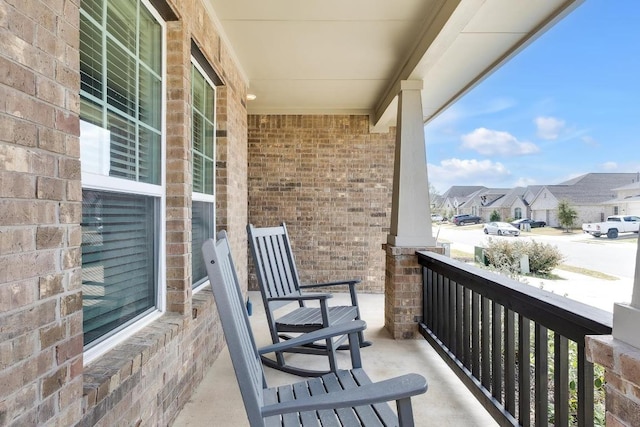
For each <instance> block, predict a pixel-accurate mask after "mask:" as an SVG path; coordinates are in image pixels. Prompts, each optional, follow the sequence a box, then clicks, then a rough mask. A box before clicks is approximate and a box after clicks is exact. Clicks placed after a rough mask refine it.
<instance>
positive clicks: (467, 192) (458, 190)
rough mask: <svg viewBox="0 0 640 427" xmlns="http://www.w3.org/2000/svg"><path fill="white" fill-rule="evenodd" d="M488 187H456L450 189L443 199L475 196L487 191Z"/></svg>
mask: <svg viewBox="0 0 640 427" xmlns="http://www.w3.org/2000/svg"><path fill="white" fill-rule="evenodd" d="M486 189H487V187H484V186H482V185H454V186H452V187H450V188H449V189H448V190H447V191H445V192H444V194H443V195H442V198H443V199H447V198H454V197H457V198H464V197H469V196H471V195H473V194H474V193H476V192H478V191H479V190H486Z"/></svg>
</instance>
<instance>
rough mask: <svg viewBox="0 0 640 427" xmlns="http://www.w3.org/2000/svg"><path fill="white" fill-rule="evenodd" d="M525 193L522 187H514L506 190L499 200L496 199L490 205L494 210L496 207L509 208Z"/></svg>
mask: <svg viewBox="0 0 640 427" xmlns="http://www.w3.org/2000/svg"><path fill="white" fill-rule="evenodd" d="M525 191H526V188H524V187H515V188H511V189H507V190H506V191H505V193H504V196H503V197H500V198H499V199H496V200H495V201H494V202H493V203H491V204H490V205H491V206H492V207H496V208H498V207H510V206H511V205H513V202H515V201H516V199H518V198H522V196H523V195H524V193H525Z"/></svg>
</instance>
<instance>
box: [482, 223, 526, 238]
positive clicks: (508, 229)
mask: <svg viewBox="0 0 640 427" xmlns="http://www.w3.org/2000/svg"><path fill="white" fill-rule="evenodd" d="M484 234H497V235H498V236H519V235H520V230H518V229H517V228H516V227H514V226H513V225H511V224H509V223H508V222H489V223H487V224H485V225H484Z"/></svg>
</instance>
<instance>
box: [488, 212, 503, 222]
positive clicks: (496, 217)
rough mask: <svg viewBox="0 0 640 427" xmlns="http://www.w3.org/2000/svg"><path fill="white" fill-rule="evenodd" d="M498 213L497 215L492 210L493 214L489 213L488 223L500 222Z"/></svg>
mask: <svg viewBox="0 0 640 427" xmlns="http://www.w3.org/2000/svg"><path fill="white" fill-rule="evenodd" d="M500 219H501V218H500V213H498V211H496V210H494V211H493V212H491V216H490V217H489V221H492V222H493V221H500Z"/></svg>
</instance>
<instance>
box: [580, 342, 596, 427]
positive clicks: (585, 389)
mask: <svg viewBox="0 0 640 427" xmlns="http://www.w3.org/2000/svg"><path fill="white" fill-rule="evenodd" d="M577 345H578V375H577V376H578V425H579V426H585V427H593V425H594V411H593V408H594V399H593V393H594V373H593V363H591V362H589V361H588V360H587V356H586V353H585V345H584V342H579V343H577Z"/></svg>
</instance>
